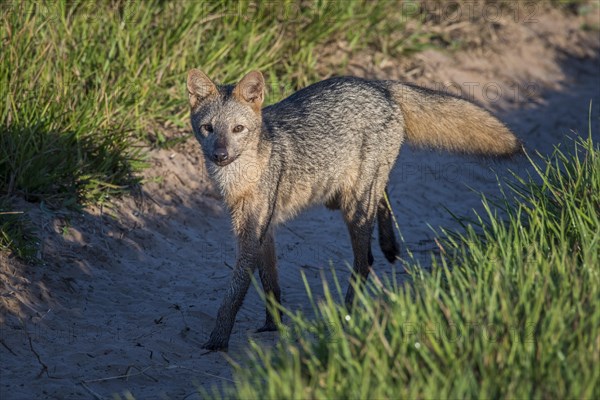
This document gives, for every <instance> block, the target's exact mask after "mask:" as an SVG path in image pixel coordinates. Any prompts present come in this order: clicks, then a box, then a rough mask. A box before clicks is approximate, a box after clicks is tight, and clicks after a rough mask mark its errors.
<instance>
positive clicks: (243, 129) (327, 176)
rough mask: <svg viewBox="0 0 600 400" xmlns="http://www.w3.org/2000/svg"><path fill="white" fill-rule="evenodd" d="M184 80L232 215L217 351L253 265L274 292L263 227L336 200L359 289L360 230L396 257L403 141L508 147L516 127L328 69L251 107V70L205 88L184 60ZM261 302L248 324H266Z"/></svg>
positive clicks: (256, 93) (461, 104)
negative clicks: (393, 176) (230, 259)
mask: <svg viewBox="0 0 600 400" xmlns="http://www.w3.org/2000/svg"><path fill="white" fill-rule="evenodd" d="M187 89H188V92H189V102H190V106H191V123H192V128H193V131H194V134H195V136H196V138H197V139H198V141H199V142H200V145H201V147H202V151H203V154H204V157H205V160H206V163H207V167H208V171H209V174H210V176H211V178H212V179H213V181H214V182H215V183H216V185H217V186H218V188H219V189H220V191H221V193H222V195H223V198H224V200H225V203H226V205H227V207H228V209H229V211H230V213H231V217H232V221H233V229H234V233H235V235H236V237H237V240H238V244H239V247H238V249H239V250H238V252H239V254H238V256H237V262H236V265H235V268H234V271H233V277H232V279H231V283H230V285H229V287H228V289H227V293H226V294H225V298H224V300H223V303H222V304H221V306H220V308H219V311H218V315H217V321H216V326H215V328H214V329H213V331H212V333H211V335H210V339H209V340H208V342H206V343H205V344H204V345H203V347H204V348H206V349H209V350H226V349H227V346H228V343H229V336H230V334H231V330H232V328H233V324H234V321H235V316H236V313H237V312H238V310H239V308H240V306H241V305H242V301H243V300H244V297H245V295H246V292H247V290H248V287H249V285H250V282H251V275H252V274H253V272H254V270H255V268H256V267H258V270H259V275H260V280H261V283H262V286H263V288H264V291H265V293H266V294H267V295H269V296H270V297H271V298H272V299H274V300H275V301H277V302H279V301H280V288H279V282H278V277H277V267H276V257H275V242H274V229H275V227H276V226H277V225H278V224H280V223H282V222H284V221H286V220H288V219H290V218H292V217H293V216H295V215H296V214H297V213H298V212H300V211H301V210H302V209H304V208H306V207H307V206H310V205H312V204H315V203H321V204H325V205H326V206H327V207H329V208H331V209H339V210H341V212H342V215H343V217H344V220H345V222H346V224H347V226H348V230H349V233H350V239H351V242H352V249H353V253H354V272H353V275H352V280H353V281H354V283H355V284H351V285H350V286H349V287H348V291H347V293H346V299H345V300H346V304H347V305H348V306H351V305H352V302H353V299H354V287H360V283H361V282H363V281H364V280H365V279H366V277H367V275H368V273H369V269H370V267H371V265H372V264H373V256H372V254H371V244H370V243H371V241H370V239H371V235H372V232H373V228H374V225H375V220H377V223H378V226H379V242H380V245H381V248H382V250H383V253H384V254H385V256H386V258H387V259H388V260H389V261H390V262H394V260H395V259H396V258H397V256H398V254H399V246H398V244H397V242H396V238H395V236H394V231H393V227H392V219H391V211H390V209H389V208H388V206H387V203H386V200H385V194H386V184H387V182H388V177H389V174H390V171H391V169H392V167H393V165H394V162H395V161H396V158H397V157H398V154H399V151H400V146H401V145H402V143H403V142H404V141H405V140H407V141H408V142H409V143H413V144H416V145H420V146H425V147H433V148H438V149H444V150H450V151H456V152H462V153H470V154H480V155H484V156H496V157H498V156H499V157H503V156H510V155H512V154H515V153H517V152H519V151H520V150H521V143H520V142H519V140H518V139H517V138H516V137H515V135H514V134H513V133H512V132H511V131H510V130H509V129H508V128H507V127H506V126H505V125H504V124H503V123H502V122H500V121H499V120H498V119H496V118H495V117H494V116H492V115H491V114H490V113H489V112H487V111H485V110H484V109H482V108H480V107H478V106H476V105H474V104H473V103H471V102H469V101H467V100H464V99H462V98H459V97H455V96H450V95H447V94H443V93H440V92H436V91H432V90H428V89H425V88H421V87H418V86H413V85H408V84H403V83H400V82H396V81H384V80H367V79H362V78H357V77H335V78H330V79H327V80H324V81H321V82H318V83H315V84H313V85H310V86H308V87H306V88H304V89H301V90H299V91H298V92H296V93H294V94H292V95H291V96H289V97H288V98H286V99H284V100H282V101H280V102H279V103H276V104H273V105H271V106H268V107H265V108H262V103H263V100H264V89H265V81H264V79H263V76H262V74H261V73H260V72H258V71H253V72H250V73H248V74H247V75H246V76H244V77H243V78H242V80H241V81H239V82H238V83H237V84H235V85H216V84H214V83H213V82H212V81H211V80H210V79H209V78H208V77H207V76H206V75H205V74H204V73H202V72H201V71H199V70H197V69H192V70H191V71H190V72H189V74H188V79H187ZM275 329H276V325H275V321H274V318H273V315H271V314H270V313H269V311H268V310H267V315H266V321H265V324H264V326H263V327H262V328H260V329H259V331H270V330H275Z"/></svg>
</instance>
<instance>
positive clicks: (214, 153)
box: [187, 69, 265, 167]
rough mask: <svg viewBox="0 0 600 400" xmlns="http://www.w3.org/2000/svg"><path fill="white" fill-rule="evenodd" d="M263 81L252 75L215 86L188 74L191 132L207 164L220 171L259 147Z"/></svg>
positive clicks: (199, 75) (202, 76)
mask: <svg viewBox="0 0 600 400" xmlns="http://www.w3.org/2000/svg"><path fill="white" fill-rule="evenodd" d="M264 88H265V81H264V79H263V76H262V74H261V73H260V72H258V71H252V72H250V73H248V74H247V75H246V76H244V77H243V78H242V80H241V81H239V82H238V83H237V84H236V85H223V86H217V85H215V84H214V83H213V82H212V81H211V80H210V79H209V78H208V77H207V76H206V75H205V74H204V73H203V72H202V71H200V70H197V69H192V70H191V71H190V72H189V73H188V79H187V89H188V93H189V99H190V108H191V120H192V128H193V130H194V134H195V135H196V139H197V140H198V142H200V146H201V147H202V152H203V153H204V157H205V158H206V160H207V161H210V162H212V163H214V164H216V165H217V166H219V167H224V166H226V165H228V164H231V163H232V162H234V161H235V160H236V159H237V158H238V157H240V155H242V154H243V153H244V152H245V151H252V150H254V149H256V147H257V146H258V143H259V139H260V134H261V126H262V118H261V106H262V103H263V99H264Z"/></svg>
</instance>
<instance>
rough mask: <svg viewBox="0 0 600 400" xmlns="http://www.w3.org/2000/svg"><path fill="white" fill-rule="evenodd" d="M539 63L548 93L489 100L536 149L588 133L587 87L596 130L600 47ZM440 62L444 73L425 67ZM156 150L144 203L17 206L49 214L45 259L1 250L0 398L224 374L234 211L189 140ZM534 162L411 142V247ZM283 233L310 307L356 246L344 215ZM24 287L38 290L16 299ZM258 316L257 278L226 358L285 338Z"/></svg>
mask: <svg viewBox="0 0 600 400" xmlns="http://www.w3.org/2000/svg"><path fill="white" fill-rule="evenodd" d="M506 51H509V50H506ZM423 57H431V58H432V59H433V58H434V59H435V60H437V61H435V62H436V63H437V64H435V63H433V62H432V63H431V65H432V66H431V67H430V68H431V71H434V72H431V71H430V72H429V73H430V76H429V78H427V77H426V78H423V79H431V78H432V77H433V79H434V80H435V79H437V80H439V81H442V80H444V79H446V77H447V76H450V77H452V76H458V77H460V79H462V80H460V79H459V80H457V81H458V82H480V83H482V85H483V84H484V83H486V82H496V83H498V84H500V85H502V86H503V87H504V85H506V86H508V85H510V83H511V82H510V81H509V79H508V78H507V77H510V76H511V71H507V70H504V69H495V70H492V71H490V70H489V69H486V68H487V67H488V66H487V65H483V66H481V65H480V66H477V65H476V64H477V63H479V62H480V61H479V60H478V58H477V57H471V58H463V59H461V58H460V57H458V58H452V59H450V58H448V57H446V56H442V55H439V54H437V53H429V52H428V53H426V54H425V55H423ZM491 62H492V61H490V63H491ZM545 63H546V64H548V65H547V66H545V67H544V66H538V67H537V68H542V72H545V75H544V74H542V72H539V73H538V74H537V75H535V76H536V77H538V78H539V79H538V80H537V81H535V82H536V83H537V84H538V85H539V86H538V88H539V90H538V91H537V92H536V95H535V96H534V97H533V98H531V99H529V101H525V102H521V103H515V102H514V101H510V100H506V99H505V100H506V101H499V102H490V101H487V102H486V104H487V105H488V106H489V107H490V108H492V109H495V110H496V111H498V113H499V115H500V117H501V119H503V120H504V121H506V122H507V123H508V124H509V125H510V126H511V127H512V128H513V129H514V130H515V132H517V134H518V135H519V136H520V137H522V138H523V139H524V140H525V142H526V144H527V145H528V147H529V148H530V149H535V150H539V151H541V152H542V153H546V154H547V153H549V152H550V151H551V150H552V146H553V145H554V144H556V143H559V142H561V141H563V140H564V138H565V136H566V134H568V133H569V131H570V130H576V131H579V132H582V133H586V132H587V116H588V107H589V101H590V99H593V101H594V110H593V114H592V119H593V120H594V123H595V124H596V127H595V129H594V132H596V133H597V132H598V126H597V124H598V118H599V116H600V73H599V69H598V68H597V67H598V61H597V59H596V60H592V59H588V60H587V61H580V60H574V59H564V60H563V61H556V60H555V61H554V63H551V62H550V61H547V62H545ZM436 68H437V69H438V70H439V71H442V72H440V73H439V74H438V75H431V74H435V70H436ZM518 68H520V69H521V70H523V67H522V66H519V67H518ZM543 68H546V69H543ZM375 75H377V74H375ZM392 75H393V74H392ZM424 76H427V74H424ZM542 76H543V80H542V78H541V77H542ZM550 83H552V84H550ZM480 100H483V101H485V99H481V98H480ZM488 100H489V99H488ZM531 100H535V101H531ZM598 139H600V138H597V140H598ZM153 160H154V162H155V167H154V168H152V169H151V170H150V171H148V174H149V175H158V176H161V177H162V178H163V180H162V183H149V184H147V185H146V186H145V188H144V191H145V195H144V196H143V198H144V200H143V201H142V202H140V201H138V202H137V203H136V202H135V201H134V200H133V199H125V200H123V201H119V202H117V203H116V205H115V206H114V207H113V209H112V210H110V209H105V210H99V209H90V210H86V212H85V213H83V214H81V215H73V214H56V213H52V212H50V211H48V210H44V209H41V208H39V207H35V208H33V207H32V206H31V205H26V204H23V207H24V208H27V209H29V210H30V213H31V215H32V218H33V219H34V220H35V221H38V222H39V224H40V226H41V227H43V229H42V231H41V232H42V235H43V256H44V259H45V260H47V262H46V264H44V265H42V266H36V267H25V266H20V265H17V264H14V263H13V262H12V261H11V264H10V265H9V262H8V261H7V260H6V259H0V262H2V263H4V264H3V267H2V274H3V275H2V277H3V279H5V281H6V282H8V283H9V284H10V285H11V288H12V289H11V288H8V289H3V291H2V292H1V294H2V296H3V297H4V298H6V299H7V302H8V303H7V304H13V305H15V304H17V305H19V306H20V308H18V309H14V308H13V309H12V310H11V312H7V310H6V309H4V310H3V314H2V324H1V325H0V329H1V330H0V338H1V340H2V343H1V344H2V346H0V364H1V365H2V367H1V368H2V369H1V375H0V398H2V399H11V398H14V399H21V398H23V399H25V398H27V399H33V398H39V399H42V398H94V397H102V398H104V397H110V396H111V395H112V394H113V393H120V394H123V393H125V391H126V390H129V391H130V392H131V393H132V394H134V395H135V396H136V397H137V398H140V399H146V398H167V397H168V398H184V397H185V398H187V399H192V398H196V397H197V395H196V394H195V388H196V387H198V386H204V387H208V386H210V385H212V384H216V385H220V384H222V383H224V382H227V381H229V380H230V379H231V369H230V367H229V365H228V363H227V361H226V357H225V356H224V355H223V354H222V353H211V354H207V355H201V353H202V352H201V351H200V350H199V345H200V344H201V343H202V342H203V341H204V340H205V339H206V338H207V337H208V334H209V332H210V329H211V328H212V326H213V323H214V317H215V314H216V310H217V307H218V305H219V303H220V301H221V297H222V295H223V292H224V290H225V288H226V285H227V282H228V279H229V275H230V272H231V271H230V268H228V266H232V265H233V264H234V251H235V249H234V243H233V240H232V237H231V230H230V227H229V220H228V216H227V214H226V213H225V212H224V210H223V209H222V207H221V205H220V202H219V201H218V199H216V198H215V196H214V192H213V191H212V189H211V187H210V185H209V184H208V182H207V181H206V176H205V174H204V173H203V172H202V168H203V167H202V162H201V160H200V155H199V152H198V148H197V145H196V144H195V143H192V142H191V141H190V142H188V143H187V144H186V145H184V146H183V147H182V148H181V149H178V151H171V152H169V151H160V152H156V153H155V154H154V155H153ZM525 165H526V164H525V162H524V161H523V160H516V161H510V162H490V161H482V160H477V159H468V158H464V157H459V156H453V155H448V154H437V153H432V152H425V151H416V150H412V149H409V148H404V149H403V150H402V154H401V157H400V159H399V161H398V164H397V165H396V167H395V169H394V171H393V173H392V176H391V180H390V194H391V201H392V205H393V208H394V211H395V213H396V216H397V218H398V220H399V221H400V226H401V230H402V233H403V235H404V243H403V248H409V249H411V251H413V252H414V253H415V255H416V256H417V258H418V259H419V260H421V261H423V262H424V263H426V262H427V260H428V259H429V252H430V251H431V250H435V248H436V246H435V243H434V242H433V238H434V233H433V231H432V230H431V228H430V227H429V226H432V227H439V226H446V227H450V228H453V227H457V223H456V222H455V221H453V220H452V218H451V216H450V215H449V213H448V212H447V211H446V210H445V208H448V209H449V210H452V212H454V213H457V214H459V215H465V214H468V213H469V210H471V209H476V210H481V202H480V197H479V195H477V194H476V193H474V192H471V191H470V190H469V189H467V186H468V187H471V188H473V189H474V190H476V191H480V192H483V193H486V195H495V194H498V192H499V189H498V185H497V182H496V175H495V174H494V172H493V170H495V171H497V172H499V173H500V175H503V174H504V175H505V174H506V170H507V168H511V169H513V170H517V171H519V173H524V172H525V170H526V166H525ZM109 214H112V215H113V216H112V217H111V216H109ZM67 221H68V225H66V223H67ZM63 228H64V229H63ZM277 243H278V247H277V248H278V258H279V264H280V279H281V287H282V291H283V302H284V304H285V305H286V306H287V307H289V308H292V309H298V308H300V309H307V306H306V305H307V296H306V294H305V291H304V288H303V285H302V281H301V278H300V272H301V271H303V272H304V273H306V276H307V278H308V280H309V282H310V284H311V287H312V288H313V289H314V291H315V292H316V293H320V291H321V288H322V283H321V276H322V275H324V276H325V277H326V279H328V280H331V274H330V273H329V272H328V271H329V268H330V267H329V265H330V264H331V265H333V266H334V268H335V270H336V272H337V274H338V277H339V278H340V279H341V280H342V281H343V282H345V281H346V279H347V277H348V270H347V263H348V262H350V260H351V250H350V244H349V241H348V238H347V233H346V229H345V226H344V225H343V223H342V220H341V217H340V215H339V214H338V213H333V212H330V211H327V210H325V209H324V208H318V209H312V210H309V211H307V212H305V213H304V214H302V215H301V216H300V217H299V218H297V219H296V220H294V221H292V222H290V223H288V224H287V225H286V226H284V227H281V228H280V229H279V231H278V237H277ZM374 251H375V258H376V266H375V269H376V271H378V273H380V274H385V273H389V272H390V271H391V267H390V266H389V264H386V263H385V262H384V258H383V256H382V254H381V253H380V251H379V249H378V246H377V245H376V244H375V243H374ZM15 268H23V269H24V271H18V270H15ZM20 276H23V277H24V278H22V277H20ZM24 279H28V281H29V282H30V283H27V281H24ZM27 288H29V289H27ZM26 292H29V293H30V297H29V298H27V296H25V295H23V296H25V297H22V298H21V301H20V302H17V301H16V300H15V298H16V297H15V296H17V295H18V294H19V293H26ZM11 301H12V303H11ZM25 304H29V306H27V305H25ZM17 317H20V318H21V320H19V319H18V318H17ZM263 318H264V306H263V304H262V301H261V300H260V298H259V296H258V294H257V292H256V290H253V289H251V290H250V293H249V295H248V296H247V298H246V301H245V303H244V306H243V308H242V310H241V311H240V313H239V314H238V317H237V322H236V325H235V328H234V332H233V334H232V337H231V342H230V351H229V355H230V356H233V357H237V358H239V357H240V354H242V353H243V349H244V348H245V347H246V346H247V338H248V337H249V336H250V337H254V338H260V340H261V341H262V342H265V343H269V342H273V341H274V340H276V336H277V335H276V334H273V333H265V334H260V335H257V334H253V333H252V331H253V330H254V329H256V328H257V327H259V326H260V325H261V324H262V322H263ZM123 375H130V376H129V378H128V379H125V378H123V377H122V376H123ZM82 382H83V384H82Z"/></svg>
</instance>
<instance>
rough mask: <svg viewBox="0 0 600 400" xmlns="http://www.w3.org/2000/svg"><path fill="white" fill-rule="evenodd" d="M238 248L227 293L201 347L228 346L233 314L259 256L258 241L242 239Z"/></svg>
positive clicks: (246, 290) (240, 302)
mask: <svg viewBox="0 0 600 400" xmlns="http://www.w3.org/2000/svg"><path fill="white" fill-rule="evenodd" d="M239 248H240V254H239V255H238V260H237V262H236V265H235V268H234V270H233V276H232V277H231V281H230V283H229V287H228V288H227V293H226V294H225V298H224V299H223V302H222V303H221V306H220V307H219V311H218V313H217V321H216V325H215V327H214V329H213V330H212V332H211V334H210V339H208V342H206V343H204V344H203V345H202V348H203V349H207V350H212V351H215V350H222V351H225V350H227V347H228V346H229V336H230V335H231V330H232V329H233V324H234V323H235V316H236V314H237V312H238V310H239V309H240V307H241V306H242V303H243V301H244V297H245V296H246V292H248V287H249V286H250V281H251V277H252V273H253V272H254V269H255V268H256V265H257V262H258V258H259V253H258V251H257V249H258V243H256V244H252V243H248V241H243V240H242V241H241V243H240V247H239Z"/></svg>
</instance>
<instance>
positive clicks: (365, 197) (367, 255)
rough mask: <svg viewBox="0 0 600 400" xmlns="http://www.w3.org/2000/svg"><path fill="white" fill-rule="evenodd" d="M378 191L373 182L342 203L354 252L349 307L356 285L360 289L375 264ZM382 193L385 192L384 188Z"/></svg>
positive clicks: (347, 304)
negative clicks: (374, 238) (373, 249)
mask: <svg viewBox="0 0 600 400" xmlns="http://www.w3.org/2000/svg"><path fill="white" fill-rule="evenodd" d="M376 193H377V190H376V185H375V184H373V185H372V186H371V187H370V188H367V189H366V190H365V191H363V193H362V194H361V195H359V196H356V195H352V197H353V198H352V199H346V201H344V202H343V204H342V213H343V215H344V219H345V221H346V225H347V227H348V232H349V233H350V241H351V243H352V251H353V253H354V270H353V273H352V277H351V283H350V285H349V286H348V291H347V292H346V299H345V303H346V306H347V307H348V308H350V307H351V306H352V303H353V302H354V295H355V293H354V291H355V286H356V287H357V288H359V289H360V287H361V286H362V284H363V283H364V281H365V280H366V279H367V276H368V275H369V271H370V269H371V266H372V265H373V253H372V251H371V235H372V234H373V228H374V225H375V216H376V213H377V204H378V202H379V199H380V196H378V195H377V194H376ZM381 193H383V189H382V190H381Z"/></svg>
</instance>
